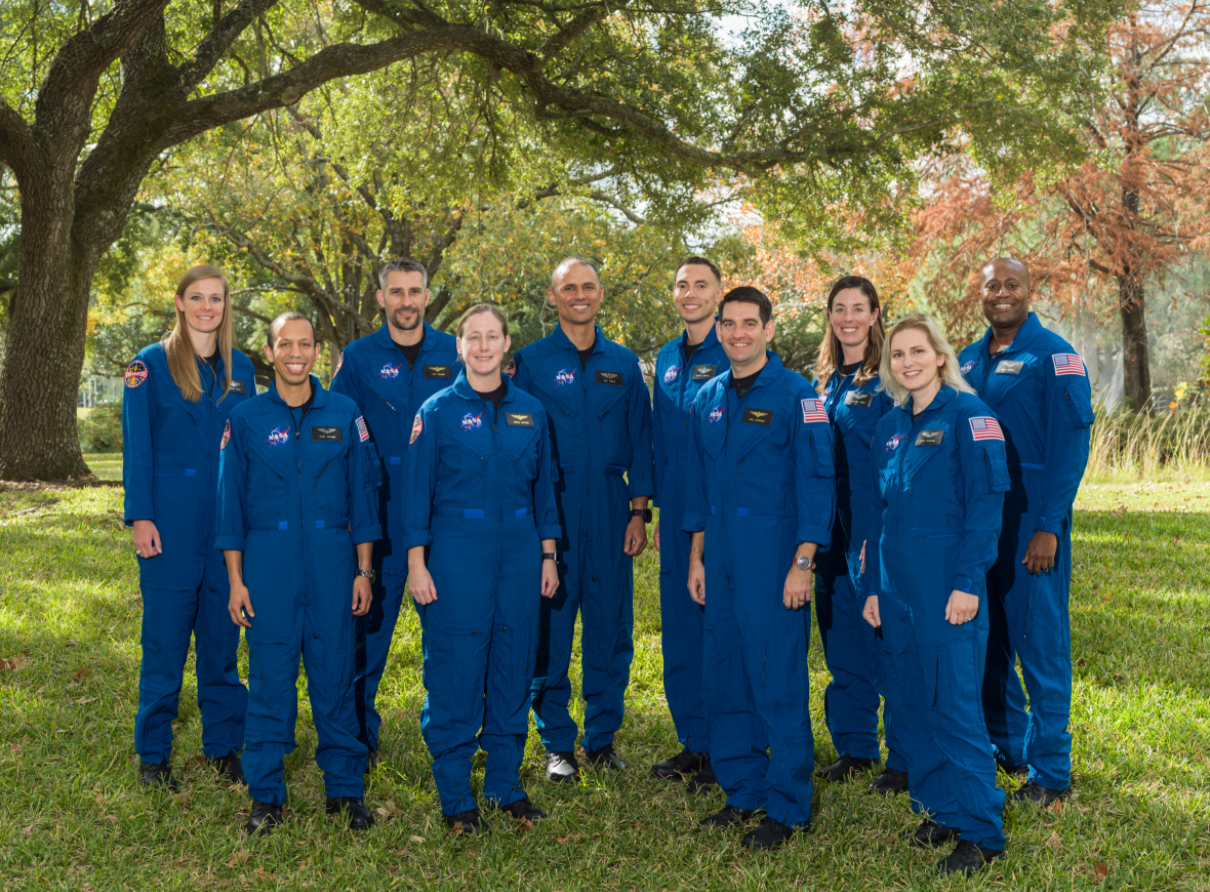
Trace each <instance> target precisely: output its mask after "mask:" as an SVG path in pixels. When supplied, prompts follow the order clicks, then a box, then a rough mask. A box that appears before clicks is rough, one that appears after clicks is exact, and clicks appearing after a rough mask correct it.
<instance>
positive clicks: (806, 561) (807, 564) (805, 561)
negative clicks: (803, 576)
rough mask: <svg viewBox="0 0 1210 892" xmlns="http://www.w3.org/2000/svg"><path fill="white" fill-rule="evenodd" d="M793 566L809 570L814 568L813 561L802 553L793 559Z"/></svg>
mask: <svg viewBox="0 0 1210 892" xmlns="http://www.w3.org/2000/svg"><path fill="white" fill-rule="evenodd" d="M794 566H795V567H797V568H798V569H800V570H806V571H808V572H810V571H812V570H814V569H815V561H813V560H811V559H810V558H809V557H807V556H806V555H805V554H804V555H803V556H802V557H799V558H795V559H794Z"/></svg>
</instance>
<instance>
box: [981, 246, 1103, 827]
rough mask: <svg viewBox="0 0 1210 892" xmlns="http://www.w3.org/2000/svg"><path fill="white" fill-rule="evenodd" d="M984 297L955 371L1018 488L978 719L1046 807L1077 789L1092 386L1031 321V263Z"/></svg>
mask: <svg viewBox="0 0 1210 892" xmlns="http://www.w3.org/2000/svg"><path fill="white" fill-rule="evenodd" d="M981 292H982V293H981V299H982V303H983V314H984V316H986V317H987V320H988V322H990V323H991V326H990V328H988V330H987V334H985V335H984V336H983V338H982V339H981V340H979V341H976V342H975V343H974V344H971V345H970V346H969V347H967V348H966V349H965V350H963V351H962V354H961V356H960V357H959V362H960V363H961V368H962V374H963V376H965V378H966V380H967V381H968V382H970V384H971V385H972V386H973V387H974V388H975V390H976V391H977V392H978V394H979V396H980V398H981V399H982V400H983V401H984V402H985V403H987V405H988V406H989V407H991V409H992V410H994V411H995V413H996V415H997V417H998V418H999V419H1000V426H1001V427H1002V428H1003V429H1004V436H1005V439H1006V443H1007V453H1008V469H1009V477H1010V479H1011V482H1012V489H1011V490H1010V491H1009V492H1008V493H1007V494H1006V496H1005V499H1004V527H1003V532H1002V533H1001V536H1000V548H999V555H998V557H997V559H996V563H995V564H994V565H993V566H992V569H991V571H990V572H989V573H988V576H987V594H988V608H989V619H990V621H991V628H990V636H989V638H988V645H987V667H986V670H985V673H984V686H983V711H984V715H985V717H986V720H987V730H988V733H989V735H990V736H991V739H992V743H993V744H994V745H995V747H996V749H997V750H998V751H999V752H998V757H999V760H1000V762H1001V764H1002V765H1003V766H1004V767H1005V769H1006V770H1007V771H1009V772H1010V773H1014V774H1018V775H1020V774H1023V773H1024V772H1025V770H1026V767H1027V766H1028V772H1029V774H1028V779H1027V781H1026V782H1025V784H1023V785H1022V787H1021V788H1020V789H1019V790H1017V792H1016V793H1015V794H1014V799H1017V800H1022V801H1027V802H1033V803H1036V804H1038V805H1042V806H1046V805H1050V804H1051V803H1052V802H1054V801H1055V800H1056V799H1058V798H1061V797H1062V796H1064V794H1065V793H1066V792H1067V790H1068V789H1069V788H1070V787H1071V733H1070V731H1069V730H1068V722H1069V721H1070V718H1071V680H1072V673H1071V621H1070V615H1069V613H1068V599H1069V596H1070V593H1071V522H1072V505H1073V503H1074V502H1075V497H1076V491H1077V490H1078V489H1079V486H1080V479H1081V478H1082V477H1083V476H1084V467H1085V465H1087V463H1088V448H1089V437H1090V433H1089V429H1090V428H1091V426H1092V421H1093V411H1092V389H1091V386H1090V385H1089V381H1088V373H1087V371H1086V369H1085V368H1084V363H1083V361H1082V360H1081V359H1080V357H1079V355H1078V354H1077V353H1076V351H1075V349H1074V348H1073V347H1072V346H1071V344H1069V343H1067V341H1065V340H1063V338H1061V337H1059V336H1058V335H1057V334H1055V333H1054V332H1052V331H1049V330H1048V329H1046V328H1044V327H1043V326H1042V323H1041V322H1039V321H1038V317H1037V315H1036V314H1034V313H1031V312H1030V309H1029V305H1030V279H1029V270H1028V269H1026V267H1025V265H1024V264H1022V263H1020V262H1019V261H1016V260H1012V259H1008V258H1000V259H998V260H994V261H992V262H991V263H989V264H988V265H987V266H986V267H984V268H983V278H982V289H981ZM1018 658H1020V660H1021V670H1022V672H1023V674H1024V676H1025V690H1026V691H1028V692H1029V704H1030V709H1029V712H1028V713H1027V712H1026V711H1025V696H1024V693H1023V692H1022V689H1021V682H1020V680H1019V678H1018V676H1017V672H1016V661H1017V659H1018Z"/></svg>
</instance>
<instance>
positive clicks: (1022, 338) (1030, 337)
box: [979, 310, 1046, 360]
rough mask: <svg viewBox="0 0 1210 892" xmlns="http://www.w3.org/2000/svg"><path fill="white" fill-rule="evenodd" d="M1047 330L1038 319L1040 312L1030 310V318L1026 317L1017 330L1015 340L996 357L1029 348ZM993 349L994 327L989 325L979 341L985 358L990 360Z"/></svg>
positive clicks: (980, 350)
mask: <svg viewBox="0 0 1210 892" xmlns="http://www.w3.org/2000/svg"><path fill="white" fill-rule="evenodd" d="M1045 331H1046V329H1045V328H1044V327H1043V326H1042V323H1041V322H1040V321H1039V320H1038V314H1037V313H1035V312H1034V311H1033V310H1030V311H1029V316H1028V318H1026V320H1025V322H1024V324H1023V325H1022V326H1021V328H1020V329H1018V330H1017V334H1016V337H1014V338H1013V342H1012V343H1011V344H1009V345H1008V349H1007V350H1001V351H1000V352H999V353H997V354H996V358H1001V357H1003V356H1006V355H1008V354H1009V353H1016V352H1017V351H1018V350H1025V349H1027V348H1028V347H1029V346H1030V345H1031V344H1033V342H1034V341H1036V340H1037V339H1038V338H1039V337H1041V336H1042V334H1043V332H1045ZM991 350H992V329H991V326H990V325H989V326H988V327H987V331H986V332H985V333H984V335H983V340H981V341H980V342H979V352H980V353H981V354H982V355H983V357H984V358H985V359H988V360H990V359H991V358H992V353H991Z"/></svg>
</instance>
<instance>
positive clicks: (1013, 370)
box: [996, 359, 1025, 375]
mask: <svg viewBox="0 0 1210 892" xmlns="http://www.w3.org/2000/svg"><path fill="white" fill-rule="evenodd" d="M1023 368H1025V360H1023V359H1002V360H1000V364H999V365H998V366H996V374H997V375H1019V374H1021V369H1023Z"/></svg>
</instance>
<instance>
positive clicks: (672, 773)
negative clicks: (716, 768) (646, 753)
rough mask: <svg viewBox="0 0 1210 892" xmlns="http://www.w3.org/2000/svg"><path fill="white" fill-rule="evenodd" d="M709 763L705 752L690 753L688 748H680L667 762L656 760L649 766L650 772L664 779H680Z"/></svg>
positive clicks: (707, 765) (705, 766)
mask: <svg viewBox="0 0 1210 892" xmlns="http://www.w3.org/2000/svg"><path fill="white" fill-rule="evenodd" d="M709 765H710V757H709V756H708V755H706V754H705V753H691V752H689V750H682V751H681V752H679V753H677V754H676V755H675V756H673V757H672V758H671V759H669V760H668V761H667V762H656V763H655V764H654V765H652V766H651V773H652V774H654V775H655V776H656V777H658V778H662V779H664V780H673V781H682V780H684V779H685V778H687V777H688V776H689V775H691V774H696V773H697V772H699V771H701V770H703V769H704V768H707V767H709Z"/></svg>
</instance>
